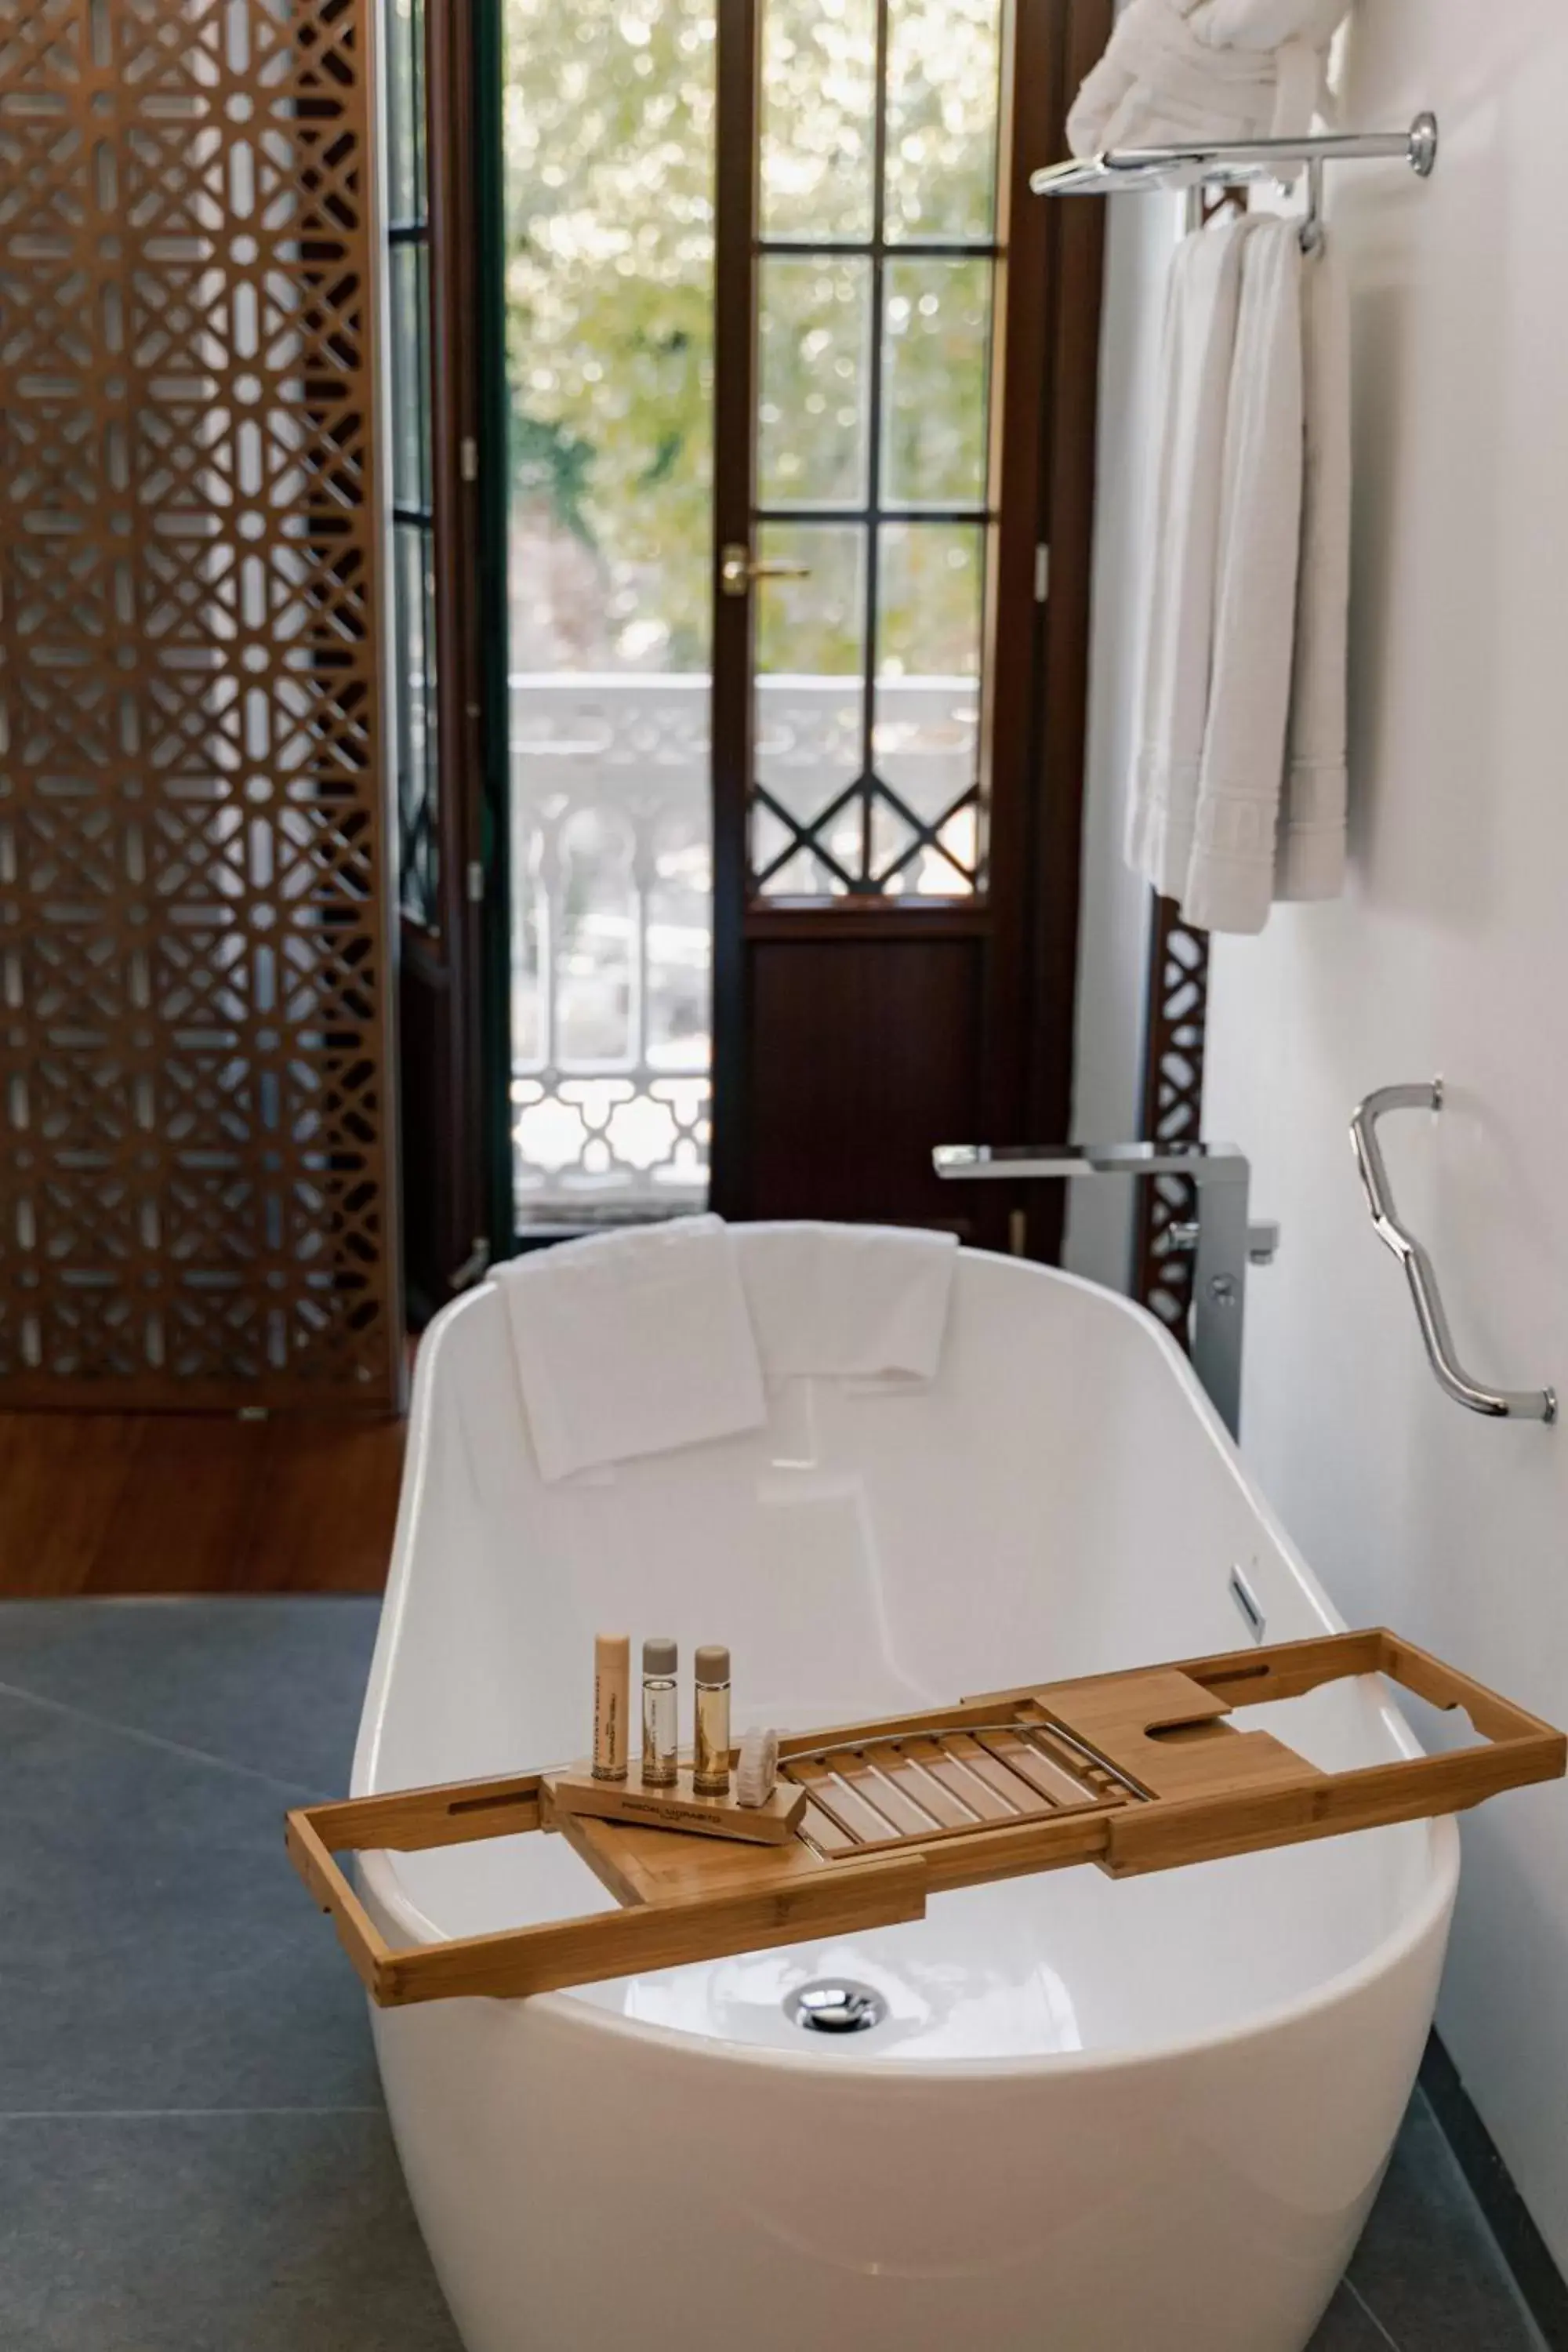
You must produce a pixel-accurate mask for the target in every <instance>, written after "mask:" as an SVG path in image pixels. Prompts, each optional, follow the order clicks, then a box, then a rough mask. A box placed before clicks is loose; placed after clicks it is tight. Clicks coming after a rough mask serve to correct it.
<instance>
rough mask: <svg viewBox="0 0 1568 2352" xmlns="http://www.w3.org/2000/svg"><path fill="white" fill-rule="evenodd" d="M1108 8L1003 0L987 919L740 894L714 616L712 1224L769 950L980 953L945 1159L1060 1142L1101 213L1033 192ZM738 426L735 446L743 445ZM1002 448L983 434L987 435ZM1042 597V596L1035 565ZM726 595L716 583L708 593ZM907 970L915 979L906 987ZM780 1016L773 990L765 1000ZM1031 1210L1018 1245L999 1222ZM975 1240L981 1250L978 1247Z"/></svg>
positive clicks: (750, 256)
mask: <svg viewBox="0 0 1568 2352" xmlns="http://www.w3.org/2000/svg"><path fill="white" fill-rule="evenodd" d="M758 14H759V10H758V6H757V0H719V16H718V21H719V104H720V120H721V136H720V150H719V184H718V192H717V193H718V204H717V215H718V247H717V255H716V304H717V318H716V339H715V340H716V348H715V378H716V394H715V398H716V408H717V415H718V419H719V430H718V432H717V435H716V452H715V497H714V549H715V573H716V572H717V562H718V550H719V548H720V547H721V545H724V544H727V543H729V542H731V541H748V540H749V539H750V537H751V532H752V504H753V499H752V436H751V433H750V430H749V420H750V419H751V417H752V414H753V408H754V397H755V365H756V359H755V352H756V315H755V313H756V291H755V289H756V268H755V236H756V213H757V163H756V156H757V147H758V142H757V136H756V128H757V121H756V118H757V74H758V63H759V60H758V42H757V18H758ZM1111 14H1112V10H1111V0H1010V5H1009V7H1008V10H1007V24H1006V43H1005V76H1004V93H1003V96H1004V104H1003V135H1004V140H1005V144H1004V147H1003V150H1002V152H1003V153H1004V155H1005V156H1006V157H1007V159H1008V162H1007V168H1006V171H1005V178H1004V184H1003V186H1002V188H1001V189H1000V191H999V207H998V230H997V237H998V243H999V244H1000V245H1001V246H1002V247H1003V248H1004V252H1003V256H1002V258H1001V260H1000V262H999V264H998V268H999V290H998V309H997V333H996V346H995V352H994V364H993V374H992V386H993V393H992V397H993V420H994V430H993V435H992V446H993V451H994V457H993V466H994V468H995V467H999V469H1000V474H999V478H996V476H995V475H994V479H993V487H992V503H993V505H994V508H995V509H996V511H997V513H998V514H999V516H1000V518H1001V520H1000V523H999V525H998V526H997V527H995V528H994V529H993V530H992V532H991V534H990V565H989V575H988V579H987V594H986V615H987V632H988V644H987V651H986V659H985V663H984V678H985V694H986V710H985V714H984V726H983V730H982V733H983V743H984V758H985V761H986V767H985V770H984V775H983V783H984V795H985V802H986V806H987V811H988V816H987V822H988V825H989V858H988V866H989V872H990V877H991V878H990V883H989V887H988V890H987V893H986V895H985V897H984V899H976V900H961V899H954V900H951V901H933V902H931V903H928V904H921V903H911V902H910V901H909V900H905V901H903V902H901V903H894V904H889V903H887V902H878V901H876V900H862V901H858V902H857V901H855V900H853V899H849V900H839V901H837V902H836V903H834V904H832V905H830V906H811V907H807V906H796V907H791V906H789V905H787V904H767V903H764V902H759V901H757V900H755V899H753V898H752V896H751V894H750V890H749V878H748V858H747V829H748V796H749V795H748V788H749V780H750V777H751V773H752V741H751V733H752V712H751V699H752V698H751V681H750V677H749V662H748V652H749V639H750V630H751V626H752V612H751V604H750V600H747V599H737V598H734V597H726V596H722V595H720V594H718V593H715V596H714V654H713V673H714V689H713V713H712V741H713V758H714V860H715V908H714V925H715V929H714V993H715V1003H714V1022H713V1034H714V1096H715V1110H714V1135H713V1147H712V1197H713V1204H714V1206H715V1207H716V1208H718V1209H719V1210H720V1211H721V1213H724V1214H726V1215H731V1216H742V1215H745V1214H747V1213H752V1202H753V1200H754V1199H755V1198H756V1197H757V1182H756V1179H757V1170H756V1167H755V1164H754V1151H753V1149H752V1129H753V1123H754V1122H753V1109H754V1106H755V1103H756V1097H757V1089H756V1084H755V1077H756V1074H755V1072H754V1070H753V1068H752V1062H753V1057H754V1049H755V1042H756V1041H755V1036H754V1031H753V1013H754V1011H755V1004H756V997H755V991H756V972H757V965H756V957H757V953H758V950H760V949H765V948H766V947H768V946H769V945H782V944H783V943H784V942H786V941H790V940H795V941H798V942H800V943H802V944H803V945H804V944H805V943H807V942H810V941H823V942H826V941H827V940H833V941H837V942H842V943H844V944H845V945H848V944H849V943H850V942H852V941H857V940H866V941H872V940H875V941H879V942H886V943H888V944H889V947H893V946H896V945H901V944H910V945H912V944H914V943H923V944H924V945H925V946H927V947H928V948H930V949H932V950H935V949H937V948H938V947H939V944H940V943H943V942H952V943H954V944H955V945H956V944H957V943H958V942H960V941H967V942H970V943H972V949H973V953H974V954H975V955H977V956H978V958H979V961H980V969H981V977H980V980H979V991H980V994H979V999H978V1003H979V1008H980V1009H979V1013H978V1017H977V1020H976V1022H975V1034H976V1035H977V1036H978V1037H979V1038H981V1039H983V1040H984V1055H983V1066H982V1068H981V1069H980V1070H979V1071H978V1072H977V1073H976V1081H977V1082H976V1087H975V1090H974V1095H973V1108H972V1109H971V1112H970V1114H969V1115H970V1118H971V1119H972V1121H973V1126H974V1129H975V1132H974V1133H973V1135H969V1136H953V1137H952V1138H951V1139H952V1140H954V1141H958V1140H988V1141H994V1142H1008V1141H1019V1140H1025V1139H1027V1138H1028V1137H1029V1136H1034V1137H1037V1138H1039V1139H1055V1138H1059V1137H1062V1136H1065V1134H1066V1133H1067V1131H1068V1116H1069V1110H1070V1092H1071V1076H1072V1003H1073V995H1074V982H1075V976H1076V967H1077V947H1078V902H1079V858H1080V850H1081V803H1082V781H1083V759H1084V730H1085V705H1086V694H1087V671H1088V656H1089V572H1090V556H1091V544H1092V528H1093V468H1094V437H1095V402H1096V383H1097V366H1098V350H1099V313H1100V265H1101V238H1102V231H1103V214H1102V208H1101V207H1100V206H1099V205H1051V206H1047V205H1045V204H1044V203H1043V202H1041V201H1040V200H1039V199H1037V198H1035V197H1032V196H1031V195H1030V194H1029V193H1028V176H1029V173H1030V172H1031V171H1033V170H1035V169H1036V168H1037V166H1038V165H1040V164H1041V163H1047V162H1050V161H1052V160H1054V159H1055V158H1056V157H1057V156H1058V155H1059V154H1060V153H1061V152H1063V129H1062V127H1063V123H1064V120H1065V115H1066V110H1067V105H1068V99H1069V97H1070V94H1071V92H1072V91H1073V90H1074V89H1076V88H1077V86H1078V83H1079V80H1080V79H1081V78H1082V75H1083V74H1084V73H1085V72H1086V71H1087V70H1088V68H1089V65H1091V64H1092V63H1093V61H1094V58H1096V57H1097V56H1098V55H1099V53H1100V49H1101V48H1102V47H1103V46H1104V43H1105V40H1106V38H1107V37H1108V36H1109V32H1110V20H1111ZM737 420H745V421H746V424H747V428H748V429H746V430H745V431H740V430H737V429H736V422H737ZM998 427H999V429H996V428H998ZM1040 549H1045V550H1047V551H1048V553H1047V557H1046V561H1047V562H1048V566H1049V586H1048V593H1047V595H1046V597H1045V598H1044V599H1043V601H1042V600H1040V599H1038V598H1037V568H1036V567H1037V562H1039V561H1040V557H1039V555H1038V553H1037V551H1038V550H1040ZM716 586H717V581H716V579H715V587H716ZM910 969H911V971H912V970H914V969H915V967H913V966H911V967H910ZM774 997H775V1003H776V988H775V992H774ZM976 1190H977V1191H978V1192H980V1193H983V1194H984V1196H985V1197H984V1201H983V1202H982V1201H980V1200H977V1199H976V1198H975V1197H974V1195H973V1193H971V1195H970V1196H969V1198H968V1199H966V1201H965V1202H964V1203H963V1208H964V1211H965V1212H966V1213H968V1214H969V1215H970V1216H971V1217H972V1218H973V1221H974V1225H975V1229H974V1230H973V1232H972V1234H971V1237H972V1238H974V1239H984V1240H985V1241H987V1242H989V1243H990V1244H992V1245H1002V1244H1006V1243H1010V1244H1011V1245H1013V1246H1019V1245H1020V1244H1022V1245H1024V1246H1026V1247H1027V1249H1028V1250H1029V1252H1030V1254H1031V1255H1039V1256H1052V1255H1055V1254H1056V1251H1057V1247H1058V1243H1059V1235H1060V1220H1061V1204H1060V1202H1059V1200H1058V1199H1057V1198H1056V1197H1055V1195H1054V1192H1053V1191H1052V1190H1050V1189H1047V1190H1045V1191H1041V1190H1039V1189H1037V1190H1036V1191H1035V1192H1034V1193H1033V1195H1032V1196H1031V1195H1030V1194H1028V1193H1026V1192H1020V1193H1019V1194H1018V1195H1016V1196H1015V1197H1014V1198H1011V1199H1009V1198H1006V1197H1005V1196H1004V1188H1002V1187H999V1186H998V1187H992V1186H985V1187H982V1188H976ZM1014 1211H1022V1212H1023V1213H1024V1215H1025V1217H1026V1221H1027V1222H1026V1225H1025V1226H1024V1228H1023V1229H1022V1230H1020V1227H1019V1225H1018V1223H1017V1222H1016V1218H1015V1217H1014V1215H1013V1212H1014ZM981 1226H983V1227H984V1230H983V1231H982V1230H980V1229H979V1228H980V1227H981Z"/></svg>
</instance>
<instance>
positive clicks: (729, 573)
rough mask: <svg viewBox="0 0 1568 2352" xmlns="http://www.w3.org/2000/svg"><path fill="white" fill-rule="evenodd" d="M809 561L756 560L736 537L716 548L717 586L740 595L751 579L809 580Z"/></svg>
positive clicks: (723, 592) (743, 593)
mask: <svg viewBox="0 0 1568 2352" xmlns="http://www.w3.org/2000/svg"><path fill="white" fill-rule="evenodd" d="M810 577H811V566H810V564H809V563H759V562H757V560H756V558H755V557H754V556H753V555H752V551H751V549H750V548H749V547H747V546H745V545H744V544H743V543H742V541H740V540H734V541H731V544H730V545H729V546H728V547H721V549H720V550H719V587H720V590H721V593H722V594H724V595H726V596H743V595H745V593H746V592H747V590H748V589H749V588H750V587H751V584H752V581H753V580H809V579H810Z"/></svg>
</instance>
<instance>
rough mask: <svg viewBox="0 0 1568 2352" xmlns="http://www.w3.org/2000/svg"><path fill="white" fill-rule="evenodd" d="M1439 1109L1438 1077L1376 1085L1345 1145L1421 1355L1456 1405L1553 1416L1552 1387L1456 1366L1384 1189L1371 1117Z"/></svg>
mask: <svg viewBox="0 0 1568 2352" xmlns="http://www.w3.org/2000/svg"><path fill="white" fill-rule="evenodd" d="M1442 1108H1443V1081H1442V1079H1441V1078H1434V1079H1432V1080H1431V1081H1430V1083H1429V1084H1427V1085H1425V1086H1414V1087H1378V1089H1377V1091H1376V1092H1375V1093H1374V1094H1370V1095H1368V1097H1367V1098H1366V1100H1365V1101H1364V1102H1363V1103H1362V1104H1360V1105H1358V1107H1357V1109H1356V1112H1355V1116H1354V1117H1353V1118H1352V1120H1351V1149H1352V1151H1353V1152H1354V1153H1355V1160H1356V1166H1357V1168H1358V1169H1359V1170H1360V1171H1361V1181H1362V1183H1363V1187H1364V1188H1365V1192H1366V1198H1367V1206H1368V1207H1369V1208H1370V1209H1371V1211H1372V1222H1373V1225H1374V1226H1375V1227H1376V1229H1377V1234H1378V1237H1379V1239H1380V1240H1381V1241H1383V1242H1384V1243H1385V1244H1387V1246H1388V1247H1389V1248H1390V1249H1391V1250H1392V1251H1393V1252H1394V1256H1395V1257H1396V1258H1397V1259H1398V1260H1399V1262H1400V1264H1401V1265H1403V1267H1404V1268H1405V1280H1406V1282H1407V1283H1408V1284H1409V1286H1410V1296H1411V1297H1412V1299H1413V1300H1414V1301H1415V1319H1416V1321H1417V1322H1418V1323H1419V1324H1420V1326H1421V1337H1422V1339H1424V1340H1425V1341H1426V1354H1427V1357H1428V1360H1430V1362H1431V1366H1432V1370H1434V1372H1435V1373H1436V1376H1437V1385H1438V1387H1439V1388H1440V1389H1441V1390H1442V1391H1443V1393H1444V1394H1445V1396H1451V1397H1452V1398H1453V1400H1454V1402H1455V1403H1456V1404H1462V1405H1465V1406H1466V1407H1468V1410H1469V1411H1470V1412H1482V1413H1487V1414H1489V1416H1490V1417H1491V1418H1492V1419H1494V1420H1498V1421H1503V1420H1515V1421H1555V1420H1556V1418H1557V1391H1555V1389H1489V1388H1483V1387H1482V1385H1481V1383H1480V1382H1479V1381H1473V1380H1472V1379H1471V1378H1470V1376H1469V1374H1468V1372H1466V1371H1463V1370H1460V1367H1459V1362H1458V1357H1457V1356H1456V1355H1455V1352H1454V1338H1453V1333H1452V1332H1451V1331H1450V1330H1449V1328H1448V1318H1447V1315H1446V1314H1445V1312H1444V1309H1443V1300H1442V1295H1441V1293H1440V1292H1439V1290H1438V1288H1437V1277H1436V1274H1435V1273H1434V1271H1433V1268H1432V1261H1431V1259H1430V1258H1429V1257H1428V1256H1427V1255H1426V1251H1425V1249H1424V1248H1423V1247H1422V1245H1421V1244H1420V1243H1419V1242H1418V1241H1417V1240H1416V1238H1415V1234H1413V1233H1411V1231H1410V1230H1409V1228H1408V1226H1405V1225H1403V1224H1401V1223H1400V1221H1399V1218H1398V1215H1397V1213H1395V1210H1394V1196H1393V1194H1392V1192H1390V1190H1389V1183H1388V1170H1387V1168H1386V1167H1385V1166H1384V1159H1383V1151H1382V1149H1381V1147H1380V1145H1379V1143H1378V1140H1377V1122H1378V1120H1379V1119H1380V1118H1382V1117H1383V1115H1384V1111H1390V1110H1441V1109H1442Z"/></svg>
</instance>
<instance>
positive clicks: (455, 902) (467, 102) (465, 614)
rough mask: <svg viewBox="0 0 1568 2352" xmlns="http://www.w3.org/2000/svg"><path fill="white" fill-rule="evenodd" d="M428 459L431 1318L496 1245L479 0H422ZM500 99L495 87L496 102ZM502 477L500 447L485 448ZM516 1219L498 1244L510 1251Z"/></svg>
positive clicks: (411, 998) (410, 1009)
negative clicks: (489, 1145)
mask: <svg viewBox="0 0 1568 2352" xmlns="http://www.w3.org/2000/svg"><path fill="white" fill-rule="evenodd" d="M425 25H426V53H425V73H426V85H425V86H426V156H427V171H428V176H429V192H428V218H429V252H430V301H431V333H430V439H431V448H430V470H431V485H430V487H431V510H432V515H433V525H434V548H435V583H436V587H435V607H436V677H437V709H436V768H437V802H436V813H435V827H434V830H435V839H436V853H437V879H436V891H435V906H434V908H433V912H434V916H435V920H434V922H433V923H432V924H429V925H426V924H424V923H420V922H418V921H416V920H415V919H413V918H412V917H411V916H409V915H408V914H407V913H406V912H405V914H404V916H403V918H402V922H401V941H400V944H401V956H402V966H401V971H400V976H399V991H398V997H399V1009H400V1014H401V1054H400V1058H401V1064H402V1069H403V1077H404V1086H403V1149H404V1163H405V1255H406V1259H407V1269H408V1278H409V1287H410V1295H411V1301H412V1303H413V1304H414V1306H415V1307H416V1310H419V1311H422V1312H423V1313H425V1314H428V1313H429V1312H430V1311H432V1310H433V1309H434V1308H436V1307H439V1306H441V1305H442V1304H443V1303H444V1302H445V1300H446V1299H447V1297H450V1296H451V1295H452V1292H453V1291H454V1290H455V1289H457V1288H459V1287H461V1286H463V1284H464V1283H465V1282H467V1281H471V1280H473V1279H475V1278H476V1276H478V1275H479V1273H481V1272H482V1271H483V1266H484V1263H485V1259H486V1257H487V1255H489V1247H490V1239H489V1225H490V1222H491V1221H490V1219H489V1216H488V1215H487V1204H486V1191H487V1181H486V1180H487V1167H486V1153H485V1138H486V1134H487V1130H488V1127H489V1121H490V1119H491V1118H498V1117H500V1116H501V1115H502V1111H503V1110H504V1105H502V1106H501V1107H500V1108H498V1107H497V1106H494V1105H492V1104H490V1103H489V1100H488V1099H487V1096H488V1083H487V1072H486V1065H485V1055H484V1052H483V994H484V990H483V982H482V973H481V964H480V957H481V953H482V924H483V919H484V914H485V900H486V898H487V895H489V893H488V887H487V886H488V878H489V877H488V876H487V872H486V859H485V854H484V842H485V831H486V828H485V813H484V784H483V779H484V748H483V738H482V731H481V730H482V699H483V686H482V664H483V645H482V640H481V635H480V631H479V628H478V627H477V626H476V615H477V614H478V612H479V604H480V598H479V521H480V516H479V498H480V488H481V485H480V463H479V459H480V449H481V435H480V421H479V418H480V402H481V396H482V387H481V375H480V365H479V319H480V312H481V304H482V299H483V295H482V290H481V287H480V282H479V253H480V250H481V239H480V236H479V207H480V202H481V194H482V192H481V189H480V186H479V182H478V180H477V178H476V173H475V168H474V165H475V153H476V143H477V129H478V105H477V89H476V72H477V68H478V64H479V56H478V48H477V42H476V29H477V28H476V25H475V18H474V11H473V9H472V7H471V5H470V0H426V18H425ZM495 103H497V104H498V105H499V95H498V96H497V98H496V100H495ZM485 454H486V457H487V461H488V465H487V469H488V470H489V471H490V472H491V473H492V474H493V475H494V478H495V479H496V480H498V481H499V480H502V479H504V473H503V472H499V471H497V470H496V469H497V467H498V466H499V467H504V463H505V453H504V449H503V450H500V451H498V452H494V453H491V452H489V451H487V452H486V453H485ZM495 1246H496V1247H497V1248H498V1249H499V1250H500V1251H502V1252H504V1251H505V1250H506V1249H507V1248H508V1247H509V1246H510V1230H509V1231H508V1233H507V1234H504V1235H502V1236H500V1238H499V1240H498V1242H497V1243H496V1244H495Z"/></svg>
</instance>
